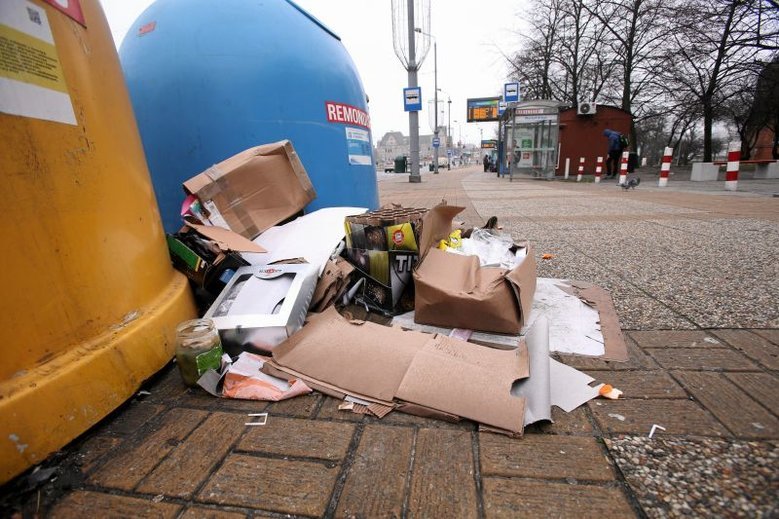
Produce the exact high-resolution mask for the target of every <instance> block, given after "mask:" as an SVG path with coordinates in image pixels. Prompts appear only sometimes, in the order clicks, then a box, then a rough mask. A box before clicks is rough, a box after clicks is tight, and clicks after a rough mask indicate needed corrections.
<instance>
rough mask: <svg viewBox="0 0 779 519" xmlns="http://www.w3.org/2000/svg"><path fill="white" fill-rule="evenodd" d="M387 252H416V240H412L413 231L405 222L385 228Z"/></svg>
mask: <svg viewBox="0 0 779 519" xmlns="http://www.w3.org/2000/svg"><path fill="white" fill-rule="evenodd" d="M387 250H407V251H412V252H416V251H418V250H419V249H418V248H417V240H416V238H414V229H413V227H411V224H410V223H408V222H406V223H402V224H398V225H388V226H387Z"/></svg>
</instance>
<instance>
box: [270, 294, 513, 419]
mask: <svg viewBox="0 0 779 519" xmlns="http://www.w3.org/2000/svg"><path fill="white" fill-rule="evenodd" d="M269 365H270V366H271V367H273V368H275V369H277V370H279V371H282V372H285V373H287V374H288V375H290V376H292V377H295V378H298V377H299V378H302V379H303V380H305V381H306V383H307V384H308V385H309V386H311V387H313V388H314V389H318V388H329V390H330V393H331V394H333V393H334V394H342V395H346V394H349V395H353V396H356V397H359V398H362V399H364V400H366V401H370V402H375V403H378V404H382V405H384V406H388V407H394V406H395V404H394V403H395V402H404V403H408V404H409V405H408V406H406V409H405V410H406V411H407V412H408V411H414V410H418V409H419V408H421V409H422V410H423V412H428V413H430V414H434V415H437V413H443V414H444V415H449V416H451V415H455V416H459V417H463V418H468V419H471V420H474V421H477V422H481V423H485V424H488V425H490V426H492V427H495V428H498V429H501V430H504V431H507V432H509V433H513V434H521V433H522V430H523V427H524V408H525V399H524V398H522V397H518V396H512V395H511V387H512V384H513V383H514V381H516V380H518V379H522V378H525V377H527V376H528V368H527V349H526V348H524V347H520V348H518V349H516V350H511V351H501V350H492V349H487V348H484V347H482V346H479V345H475V344H471V343H468V342H463V341H460V340H457V339H451V338H449V337H444V336H440V335H429V334H424V333H420V332H413V331H403V330H400V329H397V328H392V327H385V326H381V325H378V324H374V323H370V322H360V323H356V322H350V321H347V320H346V319H345V318H343V317H342V316H341V315H339V314H338V312H336V311H335V309H333V308H330V309H328V310H326V311H325V312H323V313H322V314H320V315H317V316H311V317H310V322H309V323H308V324H307V325H306V326H305V327H304V328H303V329H302V330H300V331H298V332H297V333H295V334H294V335H292V336H291V337H290V338H289V339H288V340H286V341H285V342H283V343H282V344H280V345H278V346H277V347H276V348H275V349H274V351H273V360H272V361H271V362H268V363H266V365H265V366H266V367H267V366H269ZM263 371H265V369H263ZM265 372H266V373H267V372H268V371H265Z"/></svg>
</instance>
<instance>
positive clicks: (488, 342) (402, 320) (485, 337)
mask: <svg viewBox="0 0 779 519" xmlns="http://www.w3.org/2000/svg"><path fill="white" fill-rule="evenodd" d="M392 326H397V327H399V328H403V329H404V330H414V331H417V332H424V333H437V334H440V335H450V334H451V333H452V331H453V330H456V329H457V328H447V327H444V326H433V325H429V324H420V323H417V322H416V321H415V320H414V312H406V313H405V314H400V315H396V316H394V317H393V318H392ZM470 331H471V332H473V333H471V336H470V338H469V339H468V341H469V342H472V343H474V344H481V345H482V346H488V347H490V348H497V349H499V350H513V349H516V348H517V347H519V343H520V336H519V334H515V335H507V334H501V333H490V332H480V331H478V330H470Z"/></svg>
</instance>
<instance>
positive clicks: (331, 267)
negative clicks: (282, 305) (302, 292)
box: [308, 256, 354, 313]
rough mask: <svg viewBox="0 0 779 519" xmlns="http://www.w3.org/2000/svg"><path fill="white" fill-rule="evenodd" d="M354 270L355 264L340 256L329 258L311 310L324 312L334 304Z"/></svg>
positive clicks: (312, 300)
mask: <svg viewBox="0 0 779 519" xmlns="http://www.w3.org/2000/svg"><path fill="white" fill-rule="evenodd" d="M352 272H354V266H353V265H352V264H351V263H349V262H348V261H346V260H345V259H343V258H341V257H340V256H337V257H335V258H334V259H331V260H328V262H327V264H326V265H325V268H324V271H323V272H322V276H321V277H320V278H319V281H318V282H317V284H316V289H315V290H314V295H313V296H312V297H311V306H309V309H308V310H309V312H316V313H318V312H322V311H323V310H325V309H327V308H329V307H330V306H332V305H333V304H334V303H335V302H336V301H337V300H338V298H339V297H340V296H341V294H343V292H344V290H346V287H347V285H348V283H349V279H350V276H351V274H352Z"/></svg>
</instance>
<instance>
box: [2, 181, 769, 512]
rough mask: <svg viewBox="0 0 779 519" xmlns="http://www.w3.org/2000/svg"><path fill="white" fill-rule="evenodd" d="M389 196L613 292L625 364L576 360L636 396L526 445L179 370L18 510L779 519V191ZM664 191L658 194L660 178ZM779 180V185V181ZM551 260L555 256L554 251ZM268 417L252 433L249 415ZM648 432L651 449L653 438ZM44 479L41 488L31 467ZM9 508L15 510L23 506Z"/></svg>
mask: <svg viewBox="0 0 779 519" xmlns="http://www.w3.org/2000/svg"><path fill="white" fill-rule="evenodd" d="M380 178H381V182H380V192H381V198H382V202H399V203H402V204H403V205H405V206H414V207H430V206H432V205H434V204H436V203H438V202H439V201H440V200H441V199H442V198H444V199H446V200H447V201H448V203H450V204H452V205H462V206H464V207H465V211H464V212H463V213H462V218H463V220H464V221H466V222H467V223H468V224H471V225H479V224H482V223H483V222H484V221H486V219H487V218H489V217H490V216H493V215H495V216H497V217H498V220H499V223H500V224H501V225H503V227H504V230H507V231H511V232H512V233H513V234H514V236H515V237H516V238H520V237H522V238H529V239H531V240H532V241H533V242H534V243H535V247H536V254H537V255H538V258H537V259H538V263H539V272H538V274H539V276H542V277H568V278H575V279H582V280H586V281H591V282H594V283H597V284H599V285H601V286H603V287H605V288H608V289H610V290H611V291H612V294H613V296H614V299H615V303H616V306H617V310H618V314H619V316H620V320H621V325H622V328H623V331H624V333H625V336H626V340H627V342H628V348H629V351H630V361H629V362H627V363H611V362H605V361H599V360H592V359H586V358H583V357H575V356H566V357H564V358H563V359H562V360H563V361H564V362H566V363H568V364H570V365H572V366H574V367H576V368H578V369H581V370H583V371H586V372H587V373H589V374H590V375H591V376H593V377H594V378H595V379H597V380H599V381H603V382H608V383H611V384H612V385H614V386H616V387H618V388H620V389H622V390H623V391H624V392H625V397H626V398H625V399H624V400H618V401H609V400H602V399H596V400H593V401H591V402H590V403H589V404H587V405H585V406H583V407H581V408H579V409H577V410H575V411H574V412H572V413H570V414H565V413H562V412H559V410H557V409H555V410H554V413H553V417H554V419H555V423H554V424H545V425H540V426H539V425H535V426H531V427H529V428H528V430H527V431H526V435H525V436H524V437H523V438H521V439H511V438H507V437H504V436H500V435H495V434H490V433H484V432H480V431H479V429H478V427H477V426H476V425H475V424H473V423H471V422H468V421H465V422H462V423H458V424H451V423H447V422H442V421H435V420H429V419H423V418H418V417H413V416H410V415H405V414H401V413H392V414H390V415H388V416H387V417H385V418H384V419H382V420H378V419H375V418H372V417H363V416H359V415H354V414H350V413H345V412H342V411H338V409H337V405H338V402H337V401H336V400H335V399H332V398H329V397H325V396H322V395H320V394H312V395H308V396H304V397H298V398H295V399H292V400H288V401H284V402H278V403H271V404H267V403H261V402H247V401H235V400H219V399H215V398H212V397H210V396H208V395H206V394H205V393H203V392H201V391H199V390H197V391H196V390H190V389H187V388H186V387H184V386H183V384H182V383H181V379H180V376H179V374H178V372H177V370H176V367H175V365H172V364H171V365H169V366H168V367H166V368H165V369H164V370H163V371H162V372H161V373H160V374H159V375H158V376H157V377H155V378H154V379H153V380H151V381H149V382H148V383H147V384H146V385H145V386H144V388H143V389H144V391H147V392H148V393H146V392H144V393H140V394H139V395H138V396H136V397H135V398H134V399H133V400H132V401H130V402H128V403H127V404H126V405H125V406H123V407H122V408H121V409H120V410H118V411H117V412H115V413H114V414H113V415H112V416H110V417H109V418H108V419H106V420H105V421H104V422H102V423H101V424H100V425H99V426H97V427H95V428H94V429H93V430H91V431H89V432H88V433H86V434H85V435H84V436H83V437H82V438H80V439H79V440H77V441H76V442H74V443H73V444H72V445H70V446H69V447H68V448H66V449H64V450H63V452H62V453H60V454H59V455H57V456H54V457H53V458H52V459H51V460H50V461H49V462H48V463H47V464H46V465H45V466H46V467H52V468H56V470H55V472H54V473H53V476H52V477H51V478H49V479H48V480H47V481H46V482H45V483H43V484H41V485H39V486H37V487H34V488H33V489H32V490H30V488H32V487H31V484H30V480H31V478H30V477H24V476H23V477H21V478H19V479H17V480H16V481H14V482H12V483H11V484H9V485H6V487H4V488H3V501H2V503H4V506H6V509H5V510H4V512H6V513H7V515H11V513H13V511H14V509H15V510H17V511H18V513H19V516H20V517H21V516H22V515H23V516H26V517H32V516H33V514H34V513H36V512H37V513H38V514H39V516H44V517H73V518H81V517H171V518H177V517H180V518H197V517H213V518H238V517H288V516H290V515H291V516H301V517H436V518H437V517H447V518H449V517H546V516H555V517H577V518H587V517H599V516H609V517H634V516H635V517H682V516H696V515H697V516H722V515H726V516H732V517H759V516H764V517H770V516H777V515H778V514H779V497H777V496H779V477H778V476H777V474H779V470H777V469H779V419H778V418H777V413H779V384H777V377H778V375H779V305H778V304H777V301H779V259H778V258H779V254H777V252H779V199H776V198H771V196H770V193H766V194H765V195H762V196H761V195H760V194H759V193H758V194H755V193H750V194H749V195H746V194H745V195H743V196H740V195H739V194H738V193H737V194H735V195H733V194H728V195H725V194H722V195H720V194H718V193H716V192H711V193H692V192H689V191H687V190H674V189H673V188H671V189H669V190H667V191H662V190H659V189H642V188H644V187H645V185H648V184H649V182H645V183H643V184H642V185H641V186H640V187H639V189H638V190H635V191H629V192H623V191H622V190H621V189H618V188H616V187H615V185H614V184H613V183H611V184H609V183H602V184H600V185H596V184H592V183H588V184H578V185H577V184H576V183H565V182H559V181H558V182H545V181H533V180H529V179H514V180H513V181H511V182H510V181H509V180H508V179H506V178H498V177H497V176H496V175H495V174H488V173H481V168H480V167H479V168H478V169H477V168H471V169H468V168H464V169H460V170H452V171H446V172H442V173H440V174H438V175H433V174H432V173H424V174H423V182H422V183H421V184H410V183H408V176H407V175H380ZM650 187H651V186H650ZM777 188H778V189H777V190H779V181H778V183H777ZM543 253H551V254H554V258H553V259H551V260H541V254H543ZM254 412H268V413H269V418H268V423H267V425H266V426H263V427H247V426H245V425H244V423H245V422H246V421H247V416H246V414H247V413H254ZM653 425H659V426H661V427H663V428H664V430H661V429H658V430H656V432H655V434H654V436H653V438H652V439H649V438H647V435H648V434H649V432H650V430H651V428H652V427H653ZM32 479H34V478H32ZM9 507H10V508H9Z"/></svg>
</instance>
